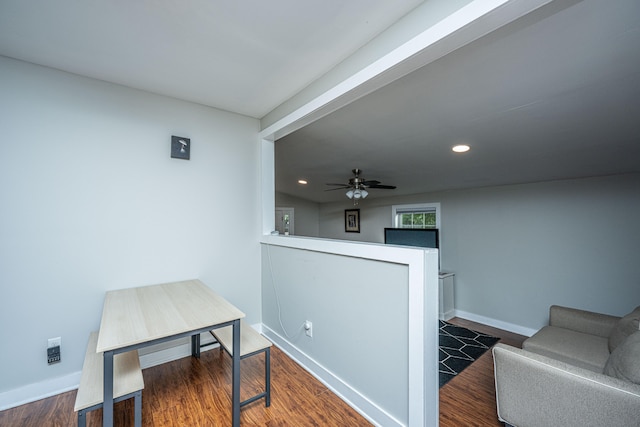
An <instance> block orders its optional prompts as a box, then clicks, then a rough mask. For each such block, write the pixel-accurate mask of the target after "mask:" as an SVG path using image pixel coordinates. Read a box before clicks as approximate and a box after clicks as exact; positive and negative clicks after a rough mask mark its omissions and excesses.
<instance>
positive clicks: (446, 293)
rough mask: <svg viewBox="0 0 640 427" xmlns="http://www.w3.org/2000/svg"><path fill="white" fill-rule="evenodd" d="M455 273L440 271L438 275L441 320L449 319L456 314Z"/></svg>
mask: <svg viewBox="0 0 640 427" xmlns="http://www.w3.org/2000/svg"><path fill="white" fill-rule="evenodd" d="M454 276H455V274H454V273H445V272H440V274H439V275H438V295H440V309H439V310H438V314H439V317H440V320H449V319H451V318H452V317H453V316H454V307H453V279H454Z"/></svg>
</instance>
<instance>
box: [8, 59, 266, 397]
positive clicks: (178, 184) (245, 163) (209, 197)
mask: <svg viewBox="0 0 640 427" xmlns="http://www.w3.org/2000/svg"><path fill="white" fill-rule="evenodd" d="M0 93H2V96H0V120H1V127H0V128H1V129H2V135H1V138H0V147H1V152H2V154H1V155H0V182H2V185H1V186H0V200H1V201H2V202H1V203H2V205H1V208H0V286H1V291H0V292H1V296H0V325H2V326H1V328H0V342H1V343H2V352H0V378H1V381H0V395H1V396H4V397H5V398H6V397H7V393H9V394H10V392H11V391H14V390H16V389H21V390H22V391H24V390H25V387H27V393H33V392H36V391H37V390H39V389H38V387H37V385H36V386H34V387H32V388H29V387H30V386H29V385H32V384H43V383H47V382H48V385H47V387H48V388H56V387H58V386H62V385H63V384H64V382H65V381H66V382H67V383H68V382H69V381H72V380H70V378H73V375H74V373H77V372H79V371H80V369H81V367H82V359H83V355H84V351H85V347H86V342H87V339H88V335H89V332H90V331H91V330H97V329H98V327H99V324H100V316H101V311H102V302H103V296H104V293H105V291H107V290H110V289H116V288H124V287H131V286H138V285H144V284H154V283H160V282H166V281H173V280H179V279H188V278H200V279H201V280H203V281H204V282H205V283H206V284H208V285H209V286H211V287H212V288H214V289H215V290H216V291H218V292H219V293H220V294H222V295H224V296H225V297H227V298H228V299H229V300H230V301H231V302H232V303H233V304H235V305H236V306H238V307H239V308H240V309H241V310H243V311H244V312H245V313H246V314H247V320H248V321H249V322H250V323H256V322H259V321H260V319H261V302H260V299H261V297H260V246H259V243H258V242H259V237H260V235H261V232H260V230H261V229H260V217H259V215H256V212H259V209H260V208H259V188H260V179H259V176H258V171H259V169H260V164H259V143H258V137H257V135H258V127H259V123H258V121H257V120H254V119H251V118H247V117H243V116H239V115H236V114H231V113H227V112H223V111H219V110H215V109H212V108H208V107H204V106H201V105H196V104H191V103H186V102H182V101H178V100H174V99H170V98H166V97H161V96H157V95H153V94H149V93H146V92H141V91H136V90H132V89H128V88H125V87H122V86H117V85H113V84H108V83H105V82H101V81H97V80H92V79H87V78H83V77H79V76H76V75H72V74H67V73H63V72H59V71H55V70H52V69H47V68H43V67H39V66H35V65H31V64H27V63H24V62H19V61H15V60H11V59H7V58H2V57H0ZM171 135H179V136H185V137H189V138H191V143H192V151H191V160H190V161H184V160H177V159H171V158H170V150H169V148H170V138H171ZM238 170H242V171H244V172H243V173H242V174H238V173H237V171H238ZM231 181H233V185H229V183H230V182H231ZM238 188H244V189H255V190H250V191H249V192H246V191H243V192H242V193H241V194H239V193H237V189H238ZM58 336H61V337H62V362H61V363H58V364H55V365H51V366H48V365H47V362H46V347H47V338H50V337H58ZM62 378H65V380H62ZM47 387H44V388H47ZM2 392H7V393H2ZM43 392H45V391H44V390H43ZM1 396H0V397H1ZM0 400H2V399H0ZM0 406H1V404H0Z"/></svg>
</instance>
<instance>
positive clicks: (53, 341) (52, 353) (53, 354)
mask: <svg viewBox="0 0 640 427" xmlns="http://www.w3.org/2000/svg"><path fill="white" fill-rule="evenodd" d="M61 344H62V338H60V337H57V338H49V340H48V342H47V363H48V364H49V365H51V364H52V363H57V362H59V361H60V345H61Z"/></svg>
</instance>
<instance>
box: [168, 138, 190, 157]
mask: <svg viewBox="0 0 640 427" xmlns="http://www.w3.org/2000/svg"><path fill="white" fill-rule="evenodd" d="M190 153H191V139H189V138H184V137H182V136H174V135H172V136H171V157H173V158H174V159H185V160H189V155H190Z"/></svg>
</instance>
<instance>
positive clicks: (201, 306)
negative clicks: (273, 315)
mask: <svg viewBox="0 0 640 427" xmlns="http://www.w3.org/2000/svg"><path fill="white" fill-rule="evenodd" d="M243 317H245V314H244V313H243V312H241V311H240V310H238V309H237V308H236V307H234V306H233V305H232V304H231V303H229V302H228V301H227V300H225V299H224V298H223V297H221V296H220V295H218V294H216V293H215V292H214V291H212V290H211V289H210V288H208V287H207V286H206V285H204V284H203V283H202V282H201V281H200V280H187V281H183V282H173V283H165V284H160V285H151V286H143V287H138V288H129V289H119V290H115V291H109V292H107V294H106V296H105V301H104V308H103V310H102V321H101V322H100V334H99V336H98V344H97V347H96V351H97V352H98V353H100V352H105V351H109V350H116V349H120V348H125V347H128V346H132V345H136V344H140V343H144V342H149V341H153V340H156V339H160V338H165V337H169V336H173V335H177V334H180V333H182V332H184V331H193V330H197V329H199V328H205V327H207V326H211V325H218V324H221V323H225V322H230V321H233V320H236V319H240V318H243Z"/></svg>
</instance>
